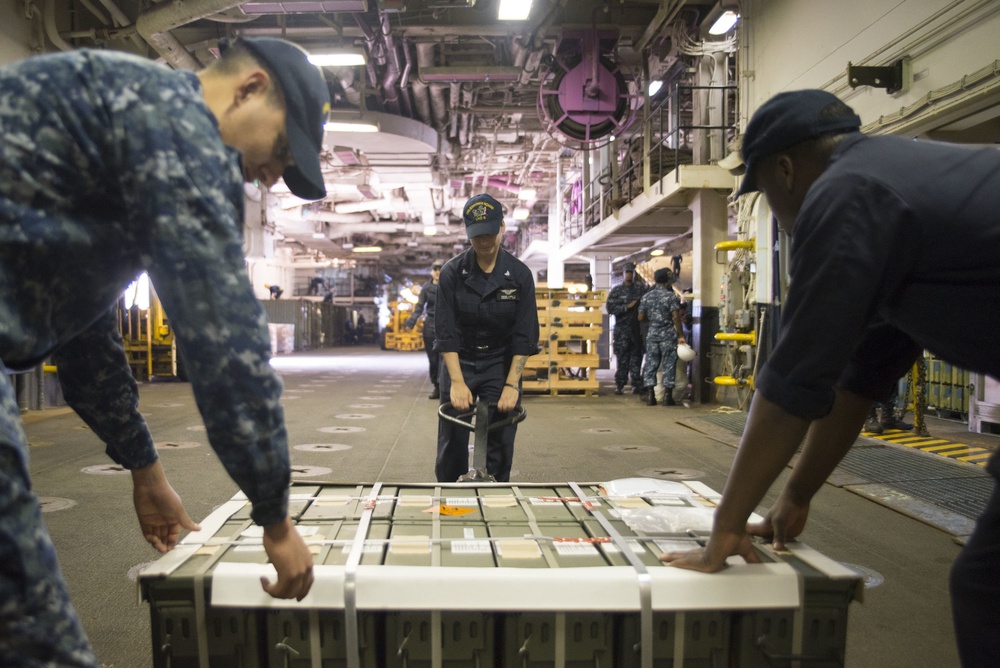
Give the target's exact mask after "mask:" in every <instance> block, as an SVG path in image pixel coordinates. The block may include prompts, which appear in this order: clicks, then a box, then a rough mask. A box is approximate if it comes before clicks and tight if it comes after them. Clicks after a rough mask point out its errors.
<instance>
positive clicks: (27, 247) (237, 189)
mask: <svg viewBox="0 0 1000 668" xmlns="http://www.w3.org/2000/svg"><path fill="white" fill-rule="evenodd" d="M0 133H2V142H0V360H2V363H3V365H4V366H6V367H7V369H11V370H17V369H27V368H30V367H32V366H34V365H37V364H39V363H40V362H41V361H42V360H44V359H46V358H47V357H49V356H50V355H51V359H52V360H53V361H54V362H55V364H56V365H57V366H58V369H59V380H60V382H61V383H62V386H63V391H64V395H65V398H66V401H67V402H68V403H69V404H70V405H71V406H72V407H73V408H74V409H75V410H76V412H77V413H78V414H79V415H80V416H81V418H83V420H84V421H85V422H86V423H87V424H88V425H89V426H90V428H91V429H93V431H94V433H95V434H97V435H98V436H99V437H100V438H101V440H102V441H104V442H105V443H106V444H107V454H108V456H110V457H111V458H112V459H113V460H114V461H115V462H117V463H118V464H120V465H122V466H123V467H125V468H127V469H135V468H141V467H145V466H148V465H150V464H152V463H153V462H155V461H156V458H157V455H156V450H155V449H154V447H153V442H152V438H151V436H150V433H149V430H148V428H147V426H146V423H145V421H144V420H143V418H142V415H141V414H140V413H139V411H138V408H137V406H138V392H137V386H136V383H135V382H134V381H133V379H132V375H131V372H130V369H129V365H128V362H127V359H126V356H125V351H124V349H123V347H122V341H121V338H120V336H119V335H118V332H117V325H116V320H115V317H114V305H115V303H116V301H117V299H118V298H119V296H120V295H121V294H122V291H123V290H124V288H125V287H126V286H127V285H128V284H129V282H130V281H132V280H133V279H134V278H136V277H137V276H138V275H139V274H141V273H142V272H144V271H146V272H148V273H149V276H150V277H151V279H152V281H153V283H154V284H155V285H156V291H157V294H158V296H159V297H160V299H161V300H162V302H163V305H164V308H165V309H166V310H167V312H168V313H169V314H170V322H171V326H172V327H173V329H174V332H175V334H176V336H177V341H178V344H179V346H180V348H181V349H182V352H183V355H184V361H185V363H186V366H187V370H188V374H189V376H190V378H191V381H192V388H193V390H194V395H195V399H196V400H197V403H198V407H199V410H200V411H201V414H202V416H203V418H204V420H205V426H206V428H207V432H208V437H209V440H210V442H211V444H212V447H213V448H214V449H215V452H216V453H217V454H218V456H219V458H220V460H221V461H222V463H223V464H224V465H225V467H226V470H227V471H228V472H229V474H230V475H231V476H232V477H233V479H234V480H235V481H236V482H237V484H238V485H239V486H240V488H241V489H242V490H243V491H244V492H245V493H246V494H247V496H248V498H249V499H250V500H251V501H252V502H253V513H252V516H253V519H254V521H256V522H257V523H259V524H264V525H267V524H271V523H275V522H279V521H281V520H283V519H284V518H285V517H286V515H287V507H288V485H289V480H290V472H289V460H288V448H287V435H286V432H285V427H284V416H283V413H282V408H281V405H280V403H279V396H280V394H281V382H280V380H279V378H278V377H277V376H276V374H275V373H274V371H273V370H272V369H271V367H270V366H269V364H268V357H269V352H270V350H269V340H268V331H267V321H266V317H265V314H264V311H263V309H262V307H261V305H260V303H259V302H258V301H257V299H256V298H255V297H254V294H253V291H252V288H251V286H250V283H249V281H248V279H247V275H246V271H245V268H244V258H243V246H242V240H241V229H242V220H243V206H244V197H243V188H242V183H243V178H242V175H241V171H240V168H239V156H238V154H237V153H236V152H235V151H233V150H232V149H230V148H227V147H226V146H225V145H224V144H223V143H222V140H221V138H220V136H219V130H218V125H217V123H216V120H215V117H214V116H213V115H212V113H211V112H210V110H209V109H208V107H207V106H206V105H205V102H204V99H203V95H202V88H201V84H200V82H199V80H198V78H197V76H195V75H194V74H193V73H191V72H180V71H178V72H174V71H170V70H167V69H165V68H162V67H159V66H157V65H154V64H152V63H151V62H149V61H147V60H143V59H139V58H136V57H132V56H128V55H124V54H120V53H111V52H96V51H74V52H69V53H63V54H57V55H51V56H37V57H32V58H29V59H27V60H25V61H22V62H20V63H17V64H15V65H12V66H9V67H6V68H2V69H0ZM0 665H2V666H88V667H89V666H96V665H97V661H96V659H95V657H94V655H93V653H92V651H91V649H90V645H89V642H88V640H87V637H86V635H85V634H84V632H83V630H82V629H81V626H80V623H79V621H78V619H77V616H76V613H75V611H74V609H73V607H72V605H71V604H70V602H69V599H68V597H67V593H66V588H65V585H64V582H63V579H62V575H61V574H60V572H59V567H58V564H57V562H56V555H55V553H54V551H53V547H52V543H51V541H50V539H49V536H48V533H47V531H46V530H45V528H44V526H43V525H42V521H41V518H40V514H39V506H38V502H37V500H36V499H35V497H34V496H33V494H32V493H31V491H30V481H29V479H28V451H27V444H26V439H25V433H24V431H23V429H22V426H21V423H20V418H19V411H18V406H17V402H16V400H15V396H14V391H13V386H12V383H11V379H10V378H9V377H8V376H7V374H6V373H0Z"/></svg>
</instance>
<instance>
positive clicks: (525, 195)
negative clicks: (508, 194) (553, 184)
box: [517, 188, 538, 201]
mask: <svg viewBox="0 0 1000 668" xmlns="http://www.w3.org/2000/svg"><path fill="white" fill-rule="evenodd" d="M536 197H538V191H537V190H535V189H534V188H521V189H520V190H519V191H518V193H517V198H518V199H522V200H524V201H528V200H532V199H535V198H536Z"/></svg>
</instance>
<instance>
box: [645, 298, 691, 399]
mask: <svg viewBox="0 0 1000 668" xmlns="http://www.w3.org/2000/svg"><path fill="white" fill-rule="evenodd" d="M680 309H681V298H680V297H679V296H677V293H676V292H674V291H673V289H672V288H671V287H670V284H669V283H657V284H656V285H654V286H653V289H652V290H650V291H649V292H647V293H646V294H645V295H643V296H642V300H641V301H640V302H639V313H642V314H644V315H645V316H646V318H648V319H649V331H648V332H647V333H646V360H645V364H644V365H643V367H642V384H643V386H644V387H646V388H647V389H648V390H649V391H650V392H652V388H653V387H654V386H655V385H656V372H657V370H658V369H660V368H662V369H663V386H664V388H666V391H667V392H670V390H672V389H673V387H674V376H675V375H676V373H677V330H676V329H675V328H674V320H673V313H674V311H679V310H680Z"/></svg>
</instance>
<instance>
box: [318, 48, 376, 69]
mask: <svg viewBox="0 0 1000 668" xmlns="http://www.w3.org/2000/svg"><path fill="white" fill-rule="evenodd" d="M309 62H310V63H312V64H313V65H316V66H317V67H354V66H356V65H364V64H365V54H364V53H362V52H361V51H351V50H347V51H331V52H330V53H311V54H309Z"/></svg>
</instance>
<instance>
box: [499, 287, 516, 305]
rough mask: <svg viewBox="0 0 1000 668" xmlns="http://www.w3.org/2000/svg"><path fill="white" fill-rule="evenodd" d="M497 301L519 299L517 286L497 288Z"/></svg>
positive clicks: (514, 300)
mask: <svg viewBox="0 0 1000 668" xmlns="http://www.w3.org/2000/svg"><path fill="white" fill-rule="evenodd" d="M497 301H498V302H516V301H519V297H518V294H517V288H500V289H499V290H497Z"/></svg>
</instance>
